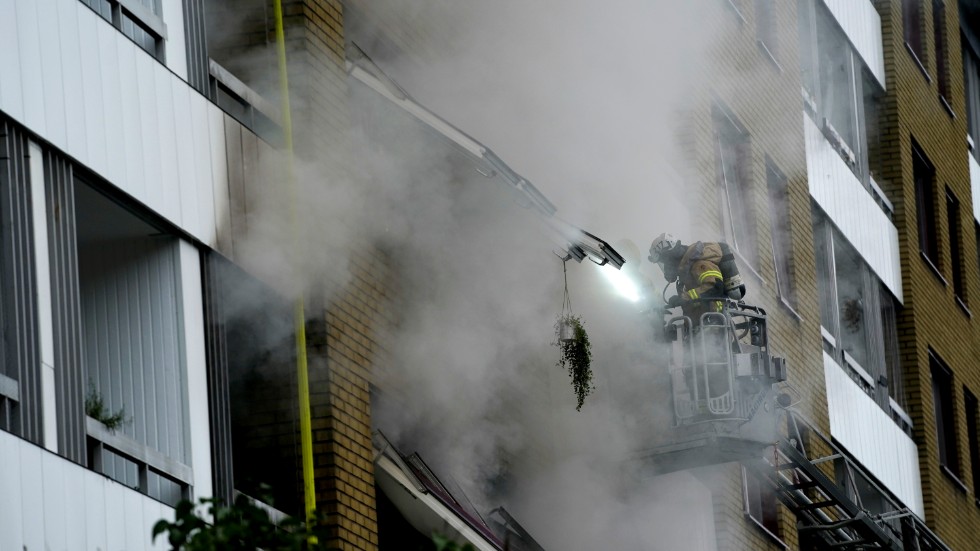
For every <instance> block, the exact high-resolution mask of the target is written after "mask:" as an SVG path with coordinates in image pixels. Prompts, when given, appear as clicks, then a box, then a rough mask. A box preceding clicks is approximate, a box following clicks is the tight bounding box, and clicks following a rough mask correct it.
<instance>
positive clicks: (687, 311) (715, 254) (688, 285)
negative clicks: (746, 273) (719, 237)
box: [648, 233, 744, 326]
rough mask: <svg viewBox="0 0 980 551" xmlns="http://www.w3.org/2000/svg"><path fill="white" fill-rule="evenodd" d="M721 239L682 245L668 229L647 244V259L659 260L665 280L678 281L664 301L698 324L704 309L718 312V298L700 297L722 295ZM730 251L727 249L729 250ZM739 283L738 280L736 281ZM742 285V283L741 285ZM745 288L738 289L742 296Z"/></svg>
mask: <svg viewBox="0 0 980 551" xmlns="http://www.w3.org/2000/svg"><path fill="white" fill-rule="evenodd" d="M727 248H728V247H727V245H725V244H724V243H703V242H701V241H698V242H697V243H695V244H693V245H689V246H688V245H684V244H682V243H681V242H680V240H679V239H677V238H675V237H674V236H672V235H670V234H669V233H663V234H660V235H659V236H658V237H657V238H656V239H654V240H653V243H652V244H651V245H650V256H649V257H648V258H649V260H650V262H653V263H654V264H659V265H660V269H661V270H663V273H664V277H665V278H666V279H667V282H668V283H672V282H675V281H676V282H677V294H676V295H674V296H672V297H670V299H669V300H668V301H667V306H668V307H669V308H676V307H677V306H680V307H681V308H682V310H683V312H684V315H685V316H687V317H689V318H691V322H692V323H693V324H694V325H695V326H697V325H699V324H700V320H701V315H702V314H704V313H706V312H720V311H721V309H722V302H721V301H700V300H698V299H702V298H713V297H718V298H724V297H728V296H731V295H732V294H733V293H726V282H725V278H724V276H723V275H722V269H721V265H722V262H723V259H724V260H729V259H727V258H725V257H726V256H728V255H726V254H725V253H724V252H723V251H724V249H727ZM729 255H730V253H729ZM732 264H734V262H733V261H732ZM739 284H741V281H739ZM741 288H742V289H744V286H742V287H741ZM743 292H744V291H739V292H738V293H737V294H738V295H739V296H738V297H737V298H741V294H742V293H743Z"/></svg>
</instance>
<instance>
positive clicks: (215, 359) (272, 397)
mask: <svg viewBox="0 0 980 551" xmlns="http://www.w3.org/2000/svg"><path fill="white" fill-rule="evenodd" d="M203 264H204V268H205V272H206V273H205V288H206V301H205V316H206V318H207V327H208V331H207V335H206V337H207V341H208V379H209V382H208V387H209V393H210V394H211V400H210V406H209V407H210V412H211V434H212V439H214V440H215V441H216V442H218V444H217V445H215V446H214V448H215V450H214V452H213V462H214V476H215V483H214V493H215V495H216V496H217V497H219V498H221V499H225V500H229V499H232V498H233V497H234V495H235V493H236V492H241V493H244V494H246V495H250V496H252V497H255V498H264V497H271V498H272V500H273V504H274V505H275V507H276V508H277V509H279V510H281V511H284V512H287V513H289V514H293V515H295V514H299V512H300V511H302V469H300V468H299V467H298V466H299V465H300V451H299V450H300V441H299V433H298V431H297V428H296V427H297V426H298V422H299V421H298V417H297V415H298V413H297V412H298V411H299V407H298V405H297V403H296V400H297V386H296V385H297V383H296V368H295V365H296V364H295V356H294V351H295V340H294V339H295V333H294V332H293V325H292V308H291V303H290V302H289V300H288V299H286V298H284V297H282V296H280V295H279V294H277V293H276V292H275V291H273V290H272V289H271V288H269V287H268V286H267V285H265V284H264V283H262V282H260V281H259V280H257V279H255V278H254V277H253V276H251V275H249V274H248V273H246V272H245V271H244V270H242V269H240V268H239V267H237V266H236V265H234V264H233V263H231V262H229V261H228V260H225V259H224V258H222V257H221V256H220V255H218V254H217V253H209V254H207V255H206V259H205V262H204V263H203ZM263 486H266V487H268V492H269V495H268V496H266V495H265V494H266V491H265V490H264V489H263Z"/></svg>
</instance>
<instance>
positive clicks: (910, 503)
mask: <svg viewBox="0 0 980 551" xmlns="http://www.w3.org/2000/svg"><path fill="white" fill-rule="evenodd" d="M823 359H824V377H825V380H826V384H827V408H828V411H829V414H830V433H831V435H832V436H833V438H834V440H836V441H837V442H839V443H840V444H841V445H842V446H844V447H845V448H847V450H848V451H850V452H851V454H852V455H853V456H854V457H855V458H856V459H857V460H858V461H860V462H861V463H862V464H863V465H864V466H865V467H866V468H867V469H868V470H869V471H870V472H871V473H872V474H873V475H874V476H875V477H877V478H878V480H880V481H881V482H882V483H883V484H885V485H886V486H887V487H888V489H889V490H890V491H891V492H893V493H894V494H895V495H896V496H897V497H898V498H899V499H901V500H902V502H903V503H904V504H905V505H906V506H907V507H908V508H909V509H911V510H912V511H913V512H914V513H915V514H917V515H918V516H919V517H920V518H923V515H924V509H923V505H922V486H921V481H920V478H919V456H918V451H917V449H916V447H915V442H913V441H912V438H911V437H910V436H909V435H908V434H906V433H905V432H904V431H903V429H902V427H901V426H899V424H897V423H896V421H894V420H892V418H891V416H889V414H888V412H886V411H884V410H883V409H881V408H880V407H879V406H878V404H876V403H875V402H874V400H872V399H871V397H870V396H868V394H867V393H866V392H865V391H864V390H863V389H862V388H861V387H860V386H858V385H857V384H855V381H854V380H852V377H851V376H849V374H848V372H847V371H846V370H845V369H844V368H843V367H842V366H840V365H838V364H837V362H836V361H834V359H833V358H832V357H831V356H830V355H828V354H827V353H824V356H823ZM897 407H898V406H897V405H893V408H897ZM895 413H899V414H900V415H904V412H901V410H900V409H897V410H896V412H895ZM902 418H903V419H907V416H904V417H902ZM856 419H860V420H861V421H860V422H855V420H856Z"/></svg>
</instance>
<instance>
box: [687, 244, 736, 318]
mask: <svg viewBox="0 0 980 551" xmlns="http://www.w3.org/2000/svg"><path fill="white" fill-rule="evenodd" d="M721 257H722V253H721V245H719V244H718V243H703V242H701V241H698V242H697V243H695V244H693V245H691V246H690V247H688V248H687V251H686V252H685V253H684V256H682V257H681V261H680V264H679V265H678V267H677V274H678V276H679V277H680V288H679V289H678V294H679V295H680V297H681V308H682V309H683V310H684V315H685V316H688V317H690V318H691V321H692V322H693V323H694V324H695V325H696V324H698V323H699V322H700V319H701V315H702V314H704V313H705V312H711V311H715V312H717V311H720V310H721V305H722V303H721V302H714V301H713V302H693V303H692V302H691V301H693V300H696V299H699V298H707V297H721V296H723V295H724V284H723V282H724V278H723V277H722V275H721V269H720V268H719V264H721Z"/></svg>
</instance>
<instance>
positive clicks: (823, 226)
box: [813, 210, 837, 335]
mask: <svg viewBox="0 0 980 551" xmlns="http://www.w3.org/2000/svg"><path fill="white" fill-rule="evenodd" d="M813 221H814V224H813V248H814V258H815V260H816V264H817V291H819V293H820V323H821V324H822V325H823V326H824V327H825V328H826V329H827V331H828V332H829V333H830V334H831V335H836V333H837V299H836V297H835V296H834V292H835V291H834V289H835V283H834V279H835V278H834V255H833V246H832V243H831V241H830V233H829V227H828V223H827V221H826V219H825V218H824V217H823V215H822V214H820V213H819V212H817V211H816V210H814V213H813Z"/></svg>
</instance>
